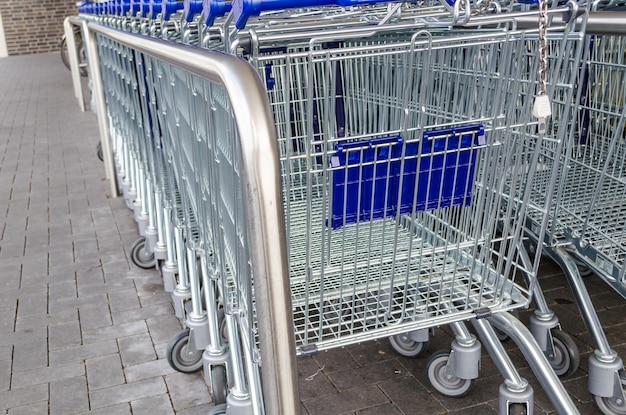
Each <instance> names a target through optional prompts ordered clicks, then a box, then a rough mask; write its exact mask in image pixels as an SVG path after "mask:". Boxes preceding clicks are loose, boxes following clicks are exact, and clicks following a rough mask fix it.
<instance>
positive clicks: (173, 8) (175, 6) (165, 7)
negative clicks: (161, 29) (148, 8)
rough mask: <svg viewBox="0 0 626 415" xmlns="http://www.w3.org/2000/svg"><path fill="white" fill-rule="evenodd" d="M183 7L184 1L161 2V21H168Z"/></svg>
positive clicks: (163, 0) (168, 0) (165, 0)
mask: <svg viewBox="0 0 626 415" xmlns="http://www.w3.org/2000/svg"><path fill="white" fill-rule="evenodd" d="M184 7H185V2H184V0H162V2H161V11H162V12H163V20H170V17H172V15H173V14H174V13H176V12H177V11H178V10H182V9H183V8H184Z"/></svg>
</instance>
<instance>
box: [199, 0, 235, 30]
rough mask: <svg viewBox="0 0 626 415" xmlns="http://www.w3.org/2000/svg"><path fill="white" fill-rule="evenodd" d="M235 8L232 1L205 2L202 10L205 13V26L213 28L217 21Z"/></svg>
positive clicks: (216, 0)
mask: <svg viewBox="0 0 626 415" xmlns="http://www.w3.org/2000/svg"><path fill="white" fill-rule="evenodd" d="M232 7H233V4H232V3H231V2H230V0H204V1H203V2H202V10H203V12H204V24H206V25H207V26H213V23H214V22H215V19H216V18H218V17H222V16H224V15H225V14H226V13H228V12H229V11H230V10H231V9H232Z"/></svg>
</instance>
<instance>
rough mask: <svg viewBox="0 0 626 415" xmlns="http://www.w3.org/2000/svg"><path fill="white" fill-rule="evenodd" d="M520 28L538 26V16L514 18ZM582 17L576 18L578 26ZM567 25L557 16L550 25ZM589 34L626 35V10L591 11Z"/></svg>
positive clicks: (588, 24) (586, 32) (588, 23)
mask: <svg viewBox="0 0 626 415" xmlns="http://www.w3.org/2000/svg"><path fill="white" fill-rule="evenodd" d="M514 20H515V22H516V23H517V27H518V28H519V29H532V28H535V27H537V24H538V19H537V16H522V17H516V18H514ZM582 21H583V19H582V17H579V18H577V19H576V26H577V27H578V26H579V25H581V24H582ZM559 25H563V26H564V25H565V22H559V21H558V20H557V19H556V18H555V19H554V20H552V24H551V25H550V27H558V26H559ZM585 34H587V35H626V12H625V11H621V12H619V11H599V12H589V17H588V18H587V26H586V30H585Z"/></svg>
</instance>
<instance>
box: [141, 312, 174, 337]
mask: <svg viewBox="0 0 626 415" xmlns="http://www.w3.org/2000/svg"><path fill="white" fill-rule="evenodd" d="M146 322H147V323H148V328H149V329H150V335H151V336H152V341H153V342H154V343H155V344H156V343H163V342H165V343H167V342H169V341H170V340H171V339H172V337H173V336H175V335H176V334H178V332H180V331H181V325H180V321H179V320H178V318H176V316H174V314H166V315H163V316H159V317H154V318H149V319H148V320H146Z"/></svg>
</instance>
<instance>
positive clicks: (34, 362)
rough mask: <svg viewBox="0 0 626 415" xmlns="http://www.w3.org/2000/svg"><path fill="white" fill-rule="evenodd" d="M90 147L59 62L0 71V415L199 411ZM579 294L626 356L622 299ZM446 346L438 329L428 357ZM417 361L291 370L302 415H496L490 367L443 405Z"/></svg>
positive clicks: (172, 325)
mask: <svg viewBox="0 0 626 415" xmlns="http://www.w3.org/2000/svg"><path fill="white" fill-rule="evenodd" d="M97 139H98V138H97V125H96V120H95V118H94V116H93V115H92V114H91V113H81V112H80V111H79V110H78V108H77V105H76V103H75V100H74V97H73V94H72V90H71V80H70V76H69V73H68V72H67V71H66V69H65V68H64V67H63V66H62V64H61V61H60V58H59V57H58V55H56V54H50V55H38V56H28V57H15V58H7V59H2V60H0V413H1V414H10V415H17V414H46V413H50V414H79V413H94V414H96V413H97V414H131V413H132V414H135V415H137V414H171V413H177V414H200V413H206V412H207V410H208V409H209V408H211V407H212V404H211V399H210V396H209V394H208V391H207V388H206V386H205V385H204V381H203V379H202V376H201V374H200V373H197V374H192V375H184V374H179V373H176V372H174V371H173V370H172V369H170V367H169V365H168V364H167V361H166V360H165V358H164V352H165V347H166V344H167V342H168V341H169V340H170V339H171V337H172V336H173V335H174V334H176V333H177V332H178V331H179V330H180V324H179V322H178V321H177V319H176V318H175V317H174V314H173V310H172V306H171V303H170V300H169V297H168V295H166V294H165V293H164V292H163V289H162V284H161V279H160V276H159V274H158V272H157V271H154V270H141V269H138V268H136V267H134V266H133V265H131V264H130V261H129V257H128V249H129V247H130V245H131V244H132V242H133V241H134V240H135V239H136V238H137V228H136V225H135V223H134V221H133V216H132V213H131V212H130V211H129V210H128V209H127V208H126V207H125V204H124V202H123V200H122V199H121V198H118V199H110V198H107V197H106V189H107V186H106V182H105V181H104V180H103V179H102V177H103V174H104V173H103V171H104V169H103V166H102V164H101V163H100V161H99V160H98V159H97V158H96V151H95V146H96V143H97ZM588 283H589V286H590V291H591V292H592V293H593V295H594V298H595V299H596V304H597V306H598V308H599V314H600V318H601V320H602V321H603V322H604V323H605V324H606V328H607V331H608V333H609V335H610V340H611V342H612V346H613V347H614V348H615V349H616V350H617V351H618V352H619V353H620V354H621V355H622V356H626V324H625V321H624V316H625V315H626V301H624V300H623V299H622V298H621V297H619V296H618V295H616V294H614V293H613V292H612V291H611V290H610V289H609V288H608V287H606V286H605V285H604V284H602V283H601V282H598V281H596V280H594V279H593V278H591V279H589V280H588ZM542 284H543V286H544V288H545V289H546V291H547V296H548V298H549V301H550V303H551V305H552V306H553V307H554V309H555V311H557V312H558V314H559V316H560V318H561V320H562V322H563V326H564V328H565V329H566V330H568V331H569V332H570V333H572V334H573V335H574V336H575V339H576V341H577V343H578V345H579V347H580V349H581V352H582V365H581V366H582V368H581V369H579V371H578V372H576V373H575V374H574V375H573V376H571V378H569V379H566V380H565V385H566V386H567V388H568V390H569V391H570V393H571V394H572V396H573V397H574V398H575V400H576V401H577V402H578V403H579V406H580V409H581V413H582V414H585V415H586V414H596V413H598V411H597V410H596V409H595V407H594V406H593V404H592V403H591V397H590V395H589V394H588V393H587V392H586V372H585V370H584V368H586V359H587V356H588V355H589V353H590V352H591V347H590V346H589V345H588V343H589V337H588V335H587V334H586V333H585V329H584V327H583V326H582V323H581V322H580V319H579V317H578V313H577V311H576V307H575V305H574V304H573V303H572V300H571V295H570V293H569V290H568V289H567V288H566V287H564V285H563V284H564V282H563V278H562V275H561V273H560V270H559V269H558V268H557V267H556V266H555V265H554V264H552V263H550V262H546V263H545V264H544V265H543V266H542ZM527 314H528V313H527V312H525V313H522V318H523V319H524V318H526V317H527ZM450 339H451V337H450V335H449V334H447V332H446V330H437V332H436V336H435V337H434V338H433V339H432V341H431V344H430V352H432V351H436V350H438V349H444V348H447V347H449V342H450ZM507 347H508V348H509V349H510V351H511V355H512V358H513V359H514V361H515V362H516V363H517V364H518V367H519V368H520V370H521V373H522V374H523V376H525V377H527V378H528V379H529V380H530V381H531V383H532V384H533V386H534V389H535V395H536V399H535V401H536V408H535V411H536V412H535V413H536V414H543V413H547V412H550V411H551V405H550V403H549V402H548V400H547V398H546V397H545V395H544V394H543V392H542V391H541V388H540V387H539V386H538V384H537V382H536V381H535V380H534V378H533V376H532V373H530V371H529V369H528V367H527V365H526V363H525V362H524V361H523V359H522V357H521V355H520V354H519V352H518V351H516V349H515V346H514V345H513V344H510V343H509V344H507ZM430 352H429V354H430ZM429 354H428V355H429ZM428 355H427V356H426V357H423V358H420V359H414V360H410V359H405V358H402V357H398V356H397V355H396V354H395V353H394V352H393V351H392V350H391V349H390V347H389V346H388V344H387V342H385V341H378V342H370V343H366V344H362V345H359V346H353V347H349V348H345V349H341V350H334V351H331V352H327V353H321V354H319V355H317V356H315V357H314V358H309V359H306V360H300V361H299V374H300V379H301V399H302V401H303V405H302V413H303V414H309V415H322V414H323V415H339V414H358V415H365V414H381V415H386V414H428V415H431V414H445V413H450V414H481V415H486V414H494V413H496V411H495V409H494V408H496V407H497V400H496V399H497V388H498V385H499V384H500V383H501V378H500V376H499V375H498V374H497V372H496V369H495V367H494V366H493V364H492V363H491V362H490V360H489V359H488V358H485V359H483V369H482V373H481V376H480V378H479V379H478V380H477V382H476V387H475V389H474V390H473V391H472V393H470V394H469V395H468V396H467V397H464V398H461V399H451V398H444V397H442V396H440V395H438V394H436V393H434V392H433V390H432V388H431V387H430V386H429V384H428V381H427V378H426V372H425V366H426V361H427V360H428ZM285 415H286V414H285Z"/></svg>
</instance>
